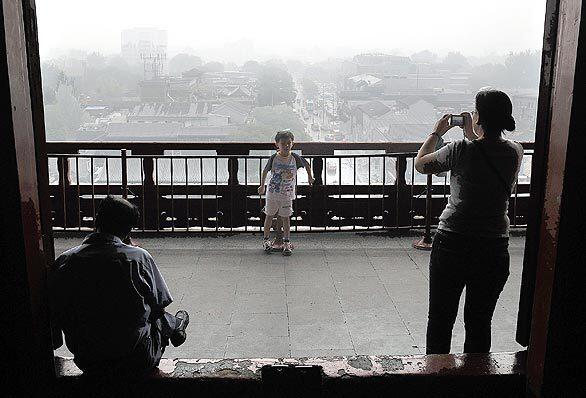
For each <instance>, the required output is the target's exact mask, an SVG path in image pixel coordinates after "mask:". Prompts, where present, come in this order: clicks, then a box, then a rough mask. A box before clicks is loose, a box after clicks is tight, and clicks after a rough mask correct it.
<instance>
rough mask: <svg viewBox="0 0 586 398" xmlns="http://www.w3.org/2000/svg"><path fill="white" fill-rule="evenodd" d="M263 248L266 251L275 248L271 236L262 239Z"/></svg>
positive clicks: (268, 251)
mask: <svg viewBox="0 0 586 398" xmlns="http://www.w3.org/2000/svg"><path fill="white" fill-rule="evenodd" d="M262 248H263V250H264V251H265V253H270V252H271V250H272V249H273V245H271V240H270V239H269V238H264V239H263V241H262Z"/></svg>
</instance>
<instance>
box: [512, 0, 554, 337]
mask: <svg viewBox="0 0 586 398" xmlns="http://www.w3.org/2000/svg"><path fill="white" fill-rule="evenodd" d="M558 3H559V0H548V1H547V6H546V15H545V27H544V33H543V49H542V53H541V80H540V84H539V104H538V114H537V123H536V129H535V147H534V148H535V149H534V153H533V157H532V162H531V195H530V196H529V209H530V210H529V211H528V214H527V232H526V235H525V254H524V256H523V277H522V281H521V286H522V289H521V295H520V299H519V312H518V315H517V336H516V339H517V342H518V343H519V344H521V345H522V346H528V345H529V335H530V333H531V314H532V311H533V295H534V293H535V274H536V264H537V255H538V253H537V249H538V247H539V232H540V231H539V227H540V225H541V212H540V211H539V210H540V209H543V192H544V190H545V173H544V170H545V164H546V158H545V154H546V151H547V146H548V143H549V119H550V117H551V114H550V112H551V109H550V102H551V90H552V84H553V75H554V61H555V50H556V38H557V28H558V24H557V21H558V15H557V10H558Z"/></svg>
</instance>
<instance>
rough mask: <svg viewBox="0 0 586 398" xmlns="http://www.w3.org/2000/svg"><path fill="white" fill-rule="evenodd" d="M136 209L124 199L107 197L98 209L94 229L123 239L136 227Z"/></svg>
mask: <svg viewBox="0 0 586 398" xmlns="http://www.w3.org/2000/svg"><path fill="white" fill-rule="evenodd" d="M139 217H140V213H139V211H138V208H137V207H136V206H135V205H133V204H132V203H130V202H128V201H127V200H126V199H122V198H117V197H114V196H111V195H108V196H107V197H106V198H105V199H104V200H102V203H100V207H99V208H98V212H97V214H96V228H97V229H98V231H99V232H104V233H107V234H112V235H116V236H118V237H121V238H124V237H126V235H128V234H129V233H130V231H131V230H132V228H133V227H135V226H136V225H138V219H139Z"/></svg>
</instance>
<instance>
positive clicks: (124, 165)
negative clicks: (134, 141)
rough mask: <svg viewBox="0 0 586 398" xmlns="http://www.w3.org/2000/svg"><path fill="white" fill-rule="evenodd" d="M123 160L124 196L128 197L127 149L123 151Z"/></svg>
mask: <svg viewBox="0 0 586 398" xmlns="http://www.w3.org/2000/svg"><path fill="white" fill-rule="evenodd" d="M121 161H122V197H123V198H124V199H128V168H127V167H128V164H127V158H126V149H122V151H121Z"/></svg>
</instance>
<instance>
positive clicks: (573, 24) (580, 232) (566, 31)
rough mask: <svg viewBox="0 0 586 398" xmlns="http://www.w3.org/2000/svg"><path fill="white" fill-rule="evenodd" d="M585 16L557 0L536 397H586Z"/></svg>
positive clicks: (534, 344)
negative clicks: (585, 248)
mask: <svg viewBox="0 0 586 398" xmlns="http://www.w3.org/2000/svg"><path fill="white" fill-rule="evenodd" d="M585 16H586V6H585V2H584V1H583V0H561V1H559V11H558V18H559V19H558V21H557V22H558V23H557V39H556V46H555V47H556V48H555V60H554V68H553V70H554V75H553V84H552V87H553V88H552V95H551V101H550V113H549V115H550V118H549V119H550V120H549V130H550V131H549V137H548V139H547V146H546V147H547V150H546V151H545V156H544V157H545V159H544V168H543V173H544V174H543V177H544V181H545V185H544V191H543V192H544V194H543V207H542V208H539V211H540V212H541V223H540V226H539V240H538V245H537V246H536V247H534V249H535V250H537V256H536V258H537V264H536V265H537V267H536V279H535V295H534V303H533V318H532V325H531V336H530V344H529V351H528V362H527V377H528V391H529V393H530V395H531V396H535V397H554V396H555V397H577V396H584V391H585V384H586V383H585V382H584V374H585V373H586V366H585V365H584V363H585V361H584V352H585V351H586V350H585V345H586V342H585V341H586V339H585V336H586V298H585V296H584V286H586V260H585V259H584V258H585V256H584V251H583V247H584V230H585V229H584V228H585V226H586V207H585V203H586V186H585V184H584V181H586V156H585V155H584V148H586V119H585V118H584V109H586V68H585V62H586V61H585V60H586V28H585V24H586V22H585ZM536 210H537V209H536ZM529 249H530V248H529Z"/></svg>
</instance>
